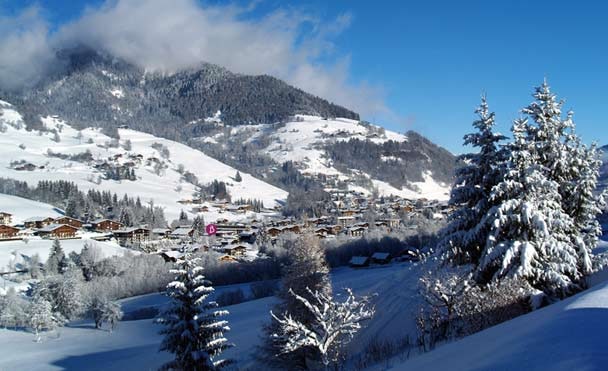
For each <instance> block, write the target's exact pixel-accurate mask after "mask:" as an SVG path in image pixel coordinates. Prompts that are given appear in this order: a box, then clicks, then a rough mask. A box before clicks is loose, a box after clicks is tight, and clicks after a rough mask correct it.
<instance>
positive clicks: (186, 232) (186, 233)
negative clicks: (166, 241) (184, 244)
mask: <svg viewBox="0 0 608 371" xmlns="http://www.w3.org/2000/svg"><path fill="white" fill-rule="evenodd" d="M193 237H194V228H191V227H179V228H177V229H176V230H174V231H173V232H171V234H170V235H169V238H172V239H176V240H177V239H189V238H193Z"/></svg>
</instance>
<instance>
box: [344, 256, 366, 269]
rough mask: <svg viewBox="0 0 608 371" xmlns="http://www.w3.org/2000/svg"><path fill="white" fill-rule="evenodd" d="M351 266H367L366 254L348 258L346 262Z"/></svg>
mask: <svg viewBox="0 0 608 371" xmlns="http://www.w3.org/2000/svg"><path fill="white" fill-rule="evenodd" d="M348 265H350V266H351V267H353V268H361V267H367V266H369V258H368V257H367V256H353V257H352V258H350V262H348Z"/></svg>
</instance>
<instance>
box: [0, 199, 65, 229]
mask: <svg viewBox="0 0 608 371" xmlns="http://www.w3.org/2000/svg"><path fill="white" fill-rule="evenodd" d="M0 211H3V212H7V213H9V214H13V217H12V219H13V223H12V224H21V223H23V222H24V221H25V220H26V219H29V218H33V217H39V216H50V217H59V216H62V215H63V212H62V211H61V210H59V209H57V208H55V207H53V206H52V205H49V204H45V203H42V202H37V201H32V200H28V199H26V198H21V197H17V196H10V195H6V194H3V193H0Z"/></svg>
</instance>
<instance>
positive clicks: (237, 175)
mask: <svg viewBox="0 0 608 371" xmlns="http://www.w3.org/2000/svg"><path fill="white" fill-rule="evenodd" d="M234 181H235V182H242V181H243V177H241V173H240V172H239V171H238V170H237V171H236V175H235V176H234Z"/></svg>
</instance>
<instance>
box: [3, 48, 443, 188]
mask: <svg viewBox="0 0 608 371" xmlns="http://www.w3.org/2000/svg"><path fill="white" fill-rule="evenodd" d="M58 59H59V60H60V61H61V63H60V64H59V65H58V66H57V67H56V68H54V69H53V70H54V71H55V72H54V73H52V74H51V75H49V76H47V77H46V78H44V79H43V80H42V81H41V82H39V83H38V84H37V85H36V86H34V87H33V88H27V89H24V90H22V91H18V92H14V91H13V92H3V93H1V92H0V98H2V99H4V100H6V101H7V102H10V103H12V104H13V105H14V108H15V109H16V110H17V111H18V112H19V113H20V115H21V117H22V119H23V122H24V123H25V125H26V127H27V128H28V129H36V130H42V131H44V130H49V129H48V128H47V127H46V125H45V124H44V122H43V121H42V120H41V118H48V117H55V118H57V119H60V120H62V122H64V123H67V124H68V125H69V126H70V127H72V128H73V129H85V128H100V129H102V132H103V133H104V134H105V135H107V136H109V137H113V138H118V136H119V135H120V136H121V137H122V135H123V134H122V132H121V134H119V132H118V128H123V129H124V128H129V129H131V130H135V131H138V132H141V133H148V134H151V135H153V136H155V137H158V138H166V139H169V140H173V141H177V142H180V143H183V144H186V145H188V146H190V147H192V148H194V149H198V150H200V151H202V152H204V153H205V154H206V155H208V156H211V157H213V158H215V159H216V160H219V161H221V162H223V163H224V164H226V165H228V166H229V167H231V168H234V169H238V170H240V171H242V172H245V173H249V174H251V175H252V176H254V177H256V178H258V179H260V180H263V181H264V182H266V183H270V184H272V185H273V186H275V187H279V188H281V189H283V190H286V191H293V190H299V189H306V190H309V189H327V188H336V187H337V188H340V187H348V188H349V189H355V190H361V191H367V192H372V191H375V190H377V191H378V193H379V194H385V195H390V194H395V195H397V194H399V195H402V196H405V197H412V198H416V197H427V198H440V199H446V198H447V195H448V193H449V187H450V184H451V181H452V174H453V171H454V165H455V157H454V156H453V155H452V154H451V153H449V152H448V151H446V150H445V149H442V148H441V147H439V146H437V145H435V144H433V143H432V142H430V141H429V140H428V139H426V138H424V137H422V136H420V135H419V134H417V133H415V132H408V133H407V134H406V135H403V134H398V133H394V132H391V131H388V130H385V129H383V128H381V127H379V126H375V125H372V124H369V123H366V122H362V121H360V120H359V116H358V114H356V113H355V112H353V111H350V110H348V109H346V108H343V107H340V106H337V105H335V104H332V103H330V102H328V101H326V100H324V99H321V98H319V97H315V96H313V95H311V94H308V93H305V92H303V91H302V90H300V89H297V88H295V87H292V86H290V85H288V84H287V83H285V82H283V81H281V80H278V79H276V78H274V77H270V76H246V75H240V74H235V73H232V72H230V71H228V70H226V69H224V68H222V67H219V66H216V65H212V64H208V63H201V64H200V65H198V66H197V67H196V68H190V69H188V70H185V71H181V72H178V73H174V74H161V73H156V72H149V71H145V70H144V69H142V68H140V67H138V66H135V65H133V64H129V63H127V62H125V61H123V60H120V59H118V58H115V57H112V56H110V55H108V54H105V53H101V52H97V51H93V50H91V49H88V48H84V47H79V48H74V49H70V50H62V51H60V52H59V53H58ZM123 129H121V130H123Z"/></svg>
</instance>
